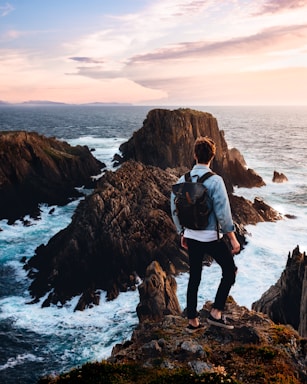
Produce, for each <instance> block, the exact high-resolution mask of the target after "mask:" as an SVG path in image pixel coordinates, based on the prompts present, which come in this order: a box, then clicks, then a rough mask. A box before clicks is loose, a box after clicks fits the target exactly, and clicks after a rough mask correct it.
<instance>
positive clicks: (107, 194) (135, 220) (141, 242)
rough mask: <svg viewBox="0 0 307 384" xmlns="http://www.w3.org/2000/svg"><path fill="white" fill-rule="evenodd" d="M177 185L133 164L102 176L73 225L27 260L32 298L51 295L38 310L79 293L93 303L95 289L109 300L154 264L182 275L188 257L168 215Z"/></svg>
mask: <svg viewBox="0 0 307 384" xmlns="http://www.w3.org/2000/svg"><path fill="white" fill-rule="evenodd" d="M176 180H177V177H176V176H174V175H172V174H170V173H168V172H166V171H163V170H161V169H159V168H156V167H151V166H148V167H146V166H144V165H143V164H141V163H136V162H133V161H131V162H126V163H125V164H123V166H122V167H121V168H120V169H118V170H117V171H116V172H111V171H107V172H106V173H105V175H104V176H103V177H102V178H101V180H100V182H99V188H97V189H96V190H95V192H94V193H93V194H92V195H90V196H87V197H86V198H85V200H84V201H82V202H81V203H80V204H79V206H78V207H77V210H76V212H75V215H74V217H73V219H72V223H71V224H70V225H69V226H68V227H67V228H66V229H64V230H63V231H61V232H60V233H58V234H57V235H55V236H54V237H53V238H52V239H51V240H50V241H49V243H48V244H47V246H44V245H42V246H40V247H39V248H37V250H36V254H35V255H34V256H33V258H31V259H30V260H29V262H28V264H27V266H26V268H28V269H30V275H31V277H34V281H33V283H32V284H31V287H30V292H31V294H32V295H33V296H34V297H35V298H36V299H38V298H40V297H42V296H44V295H45V294H46V293H47V292H49V291H50V290H51V292H50V294H49V297H48V298H47V300H46V301H45V303H44V304H43V305H49V304H50V303H57V302H61V303H64V302H65V301H66V300H68V299H70V298H71V297H72V296H75V295H79V294H81V293H83V297H82V300H84V298H85V293H86V297H89V298H90V297H91V295H89V291H91V292H92V296H93V297H94V296H95V290H96V289H102V290H105V291H107V297H108V298H109V299H113V298H115V297H117V295H118V293H119V292H120V291H125V290H127V289H128V288H129V287H131V279H130V275H133V273H134V272H136V273H137V275H139V276H144V275H145V271H146V268H147V266H148V265H149V264H150V263H151V262H152V261H153V260H157V261H158V262H159V263H160V264H161V266H162V267H163V269H164V270H165V271H166V272H167V273H172V272H174V271H177V272H179V271H184V270H187V260H188V259H187V255H186V253H185V252H183V250H181V249H180V248H179V242H178V238H177V234H176V231H175V230H174V225H173V222H172V219H171V215H170V206H169V196H170V189H171V184H172V183H174V182H175V181H176ZM34 271H36V272H34ZM37 271H38V272H37ZM51 288H52V289H51ZM91 302H92V301H91V300H90V301H89V302H87V304H89V303H91ZM78 308H79V309H82V308H80V306H78Z"/></svg>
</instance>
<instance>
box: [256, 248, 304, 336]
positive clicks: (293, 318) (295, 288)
mask: <svg viewBox="0 0 307 384" xmlns="http://www.w3.org/2000/svg"><path fill="white" fill-rule="evenodd" d="M252 308H253V309H254V310H256V311H260V312H263V313H265V314H267V315H268V316H269V317H270V318H271V319H272V320H273V321H274V322H275V323H281V324H290V325H292V326H293V328H294V329H296V330H298V332H299V334H300V335H301V336H302V337H307V321H306V319H307V256H306V253H301V252H300V250H299V247H297V248H295V249H294V250H293V252H292V254H290V253H289V255H288V260H287V264H286V267H285V269H284V271H283V272H282V274H281V276H280V278H279V280H278V281H277V282H276V284H275V285H273V286H271V287H270V288H269V289H268V290H267V291H266V292H265V293H264V294H263V295H262V296H261V298H260V299H259V300H257V301H256V302H254V303H253V305H252Z"/></svg>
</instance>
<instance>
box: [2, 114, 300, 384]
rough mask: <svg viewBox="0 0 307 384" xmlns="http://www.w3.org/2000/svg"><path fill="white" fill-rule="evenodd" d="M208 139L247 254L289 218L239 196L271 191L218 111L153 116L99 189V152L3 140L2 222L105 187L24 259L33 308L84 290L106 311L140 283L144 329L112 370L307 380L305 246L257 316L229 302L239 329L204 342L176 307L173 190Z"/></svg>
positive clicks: (178, 267)
mask: <svg viewBox="0 0 307 384" xmlns="http://www.w3.org/2000/svg"><path fill="white" fill-rule="evenodd" d="M197 136H210V137H212V138H213V140H214V141H215V142H216V144H217V149H218V155H217V157H216V158H215V160H214V162H213V167H212V168H213V170H214V171H215V172H216V173H219V174H220V175H221V176H222V177H223V178H224V180H225V184H226V187H227V191H228V194H229V199H230V203H231V207H232V212H233V218H234V222H235V226H236V230H237V234H238V238H239V241H240V244H241V247H242V248H243V247H245V246H246V239H245V234H246V230H245V226H246V225H248V224H257V223H259V222H263V221H276V220H281V219H282V216H281V215H280V214H279V213H278V212H276V211H275V210H274V209H272V208H271V207H269V206H268V205H267V204H266V203H265V202H264V201H262V200H261V199H259V198H256V199H255V200H254V202H251V201H248V200H246V199H244V198H243V197H238V196H235V195H234V194H233V187H234V186H239V187H250V188H251V187H260V186H262V185H264V181H263V180H262V178H261V177H260V176H259V175H257V174H256V173H255V172H254V171H253V170H251V169H248V168H247V166H246V164H245V161H244V158H243V156H242V154H240V152H239V151H238V150H237V149H231V150H230V149H228V146H227V143H226V141H225V139H224V133H223V132H222V131H219V129H218V124H217V121H216V119H215V118H214V117H213V116H212V115H211V114H208V113H204V112H199V111H194V110H191V109H179V110H175V111H169V110H163V109H155V110H152V111H150V112H149V113H148V115H147V118H146V120H145V121H144V123H143V127H142V128H140V129H139V130H138V131H136V132H135V133H134V134H133V136H132V137H131V139H130V140H128V141H127V142H126V143H124V144H122V146H121V147H120V152H121V153H120V154H117V155H116V156H115V157H114V165H115V167H117V169H115V170H114V171H110V170H108V171H106V172H105V173H104V175H103V176H102V177H101V178H100V179H99V180H98V181H97V182H96V184H95V185H93V184H91V183H92V181H93V180H92V178H91V176H93V175H95V174H98V173H100V171H101V169H102V168H104V165H103V164H102V163H100V162H99V161H97V160H96V159H95V158H94V157H93V156H92V154H91V152H90V151H89V150H88V148H86V147H79V146H78V147H70V146H69V145H68V144H67V143H62V142H59V141H58V140H56V139H48V138H44V137H42V136H40V135H38V134H35V133H26V132H14V133H1V134H0V159H1V163H0V164H1V166H0V180H1V184H0V197H2V200H1V199H0V200H1V201H2V205H3V207H2V208H3V209H2V210H1V212H2V216H3V217H2V218H4V217H5V218H8V219H9V221H10V222H11V223H13V222H14V220H16V219H17V218H20V217H21V216H22V215H25V214H28V213H30V214H35V212H37V209H38V203H40V202H45V203H48V204H65V203H66V202H67V201H68V200H69V199H70V198H72V197H75V196H76V195H77V191H76V189H75V187H76V186H80V185H90V186H92V187H94V190H93V192H92V193H91V194H90V195H88V196H86V197H85V199H84V200H83V201H81V202H80V204H79V205H78V207H77V209H76V211H75V213H74V216H73V218H72V222H71V224H70V225H69V226H68V227H67V228H65V229H63V230H62V231H60V232H59V233H57V234H56V235H55V236H53V237H52V238H51V239H50V241H49V242H48V244H47V245H40V246H39V247H38V248H37V249H36V251H35V254H34V255H33V257H31V258H30V259H28V260H24V262H25V265H24V268H25V269H26V270H27V271H28V276H29V277H30V278H31V281H32V282H31V285H30V293H31V295H32V297H33V301H32V302H37V301H39V300H40V299H41V298H42V297H44V296H46V299H45V300H44V302H43V304H42V306H43V307H44V306H49V305H51V304H56V305H64V304H65V303H66V301H68V300H70V299H71V298H72V297H74V296H76V295H80V300H79V302H78V304H77V306H76V308H75V310H83V309H84V308H87V307H91V306H92V305H98V304H99V302H100V296H99V292H100V291H101V290H102V291H105V292H106V295H107V298H108V299H109V300H112V299H115V298H116V297H117V296H118V294H119V292H124V291H127V290H129V289H137V284H136V283H137V280H138V279H139V276H140V277H141V279H142V280H143V283H142V284H141V286H139V292H140V304H139V306H138V308H136V311H137V313H138V316H139V319H140V324H139V326H138V327H137V329H136V330H135V332H134V333H133V336H132V339H131V340H130V341H126V342H123V344H122V345H117V346H115V347H114V350H113V352H112V356H111V357H110V359H109V361H108V363H110V364H113V365H114V366H115V365H117V364H120V365H122V364H130V363H131V362H132V363H133V364H137V365H138V366H141V367H143V368H144V369H145V368H146V367H149V368H159V369H165V368H166V369H167V370H168V371H172V370H174V369H175V368H176V369H177V368H182V369H188V370H190V371H191V372H193V373H195V374H196V375H202V374H204V373H214V374H216V373H217V371H216V370H218V369H221V370H222V375H220V374H219V373H218V376H219V378H220V379H221V380H222V379H223V377H224V378H225V377H226V375H227V377H228V378H230V379H231V380H232V381H229V382H238V383H247V382H248V383H260V382H265V381H263V380H264V379H265V378H266V377H271V378H272V380H275V381H272V382H284V383H288V382H289V383H290V382H291V383H303V382H304V380H306V378H307V376H306V363H307V360H306V339H304V337H305V338H306V337H307V330H306V316H307V315H306V313H307V308H306V305H307V304H306V303H307V299H306V292H307V288H306V287H307V266H306V255H305V253H304V254H301V253H300V251H299V249H298V248H297V249H296V250H294V251H293V253H292V255H290V254H289V258H288V263H287V265H286V268H285V272H284V273H283V275H282V276H281V279H280V280H279V281H278V282H277V283H276V285H275V286H273V287H271V288H270V290H268V292H266V293H264V294H263V296H262V297H261V298H260V300H259V301H258V302H256V303H254V307H253V310H252V311H248V310H247V309H246V308H243V307H239V306H238V305H237V304H236V303H235V302H234V301H233V300H231V299H230V301H229V302H228V307H227V311H228V313H229V314H232V316H233V318H234V321H235V322H236V324H237V326H236V328H235V330H234V331H233V332H229V331H227V332H226V331H220V330H219V331H218V332H217V331H216V330H215V329H214V327H212V326H211V327H209V326H206V327H205V330H204V332H203V334H202V335H201V336H197V335H195V336H191V335H187V334H186V333H185V331H184V327H185V323H186V319H185V318H184V313H181V310H180V308H179V305H178V302H177V301H176V299H177V298H176V281H175V279H174V276H176V274H178V273H180V272H184V271H187V270H188V258H187V254H186V252H185V251H184V250H183V249H182V248H181V247H180V245H179V238H178V235H177V233H176V230H175V227H174V224H173V222H172V220H171V214H170V206H169V197H170V191H171V185H172V184H173V183H175V182H176V180H177V178H178V177H179V175H181V174H182V173H183V172H184V171H186V170H187V169H189V168H190V167H191V165H192V151H193V144H194V141H195V139H196V137H197ZM275 176H276V175H275ZM283 176H284V175H283ZM276 180H277V181H276V182H281V181H285V180H286V177H285V176H284V177H282V180H281V178H280V177H279V178H277V179H276ZM32 198H33V199H32ZM15 200H17V201H20V204H16V201H15ZM14 204H15V208H16V209H15V208H14V209H13V208H12V207H14ZM4 207H5V208H4ZM21 207H23V209H21ZM10 208H11V209H10ZM153 263H154V264H153ZM148 268H151V272H150V273H149V272H148ZM158 270H159V272H158V273H157V271H158ZM156 287H160V288H161V287H163V290H162V291H160V288H159V289H158V290H157V289H155V288H156ZM151 288H153V289H151ZM157 300H158V301H157ZM289 306H290V307H289ZM209 308H210V303H206V304H205V305H204V308H203V310H202V311H201V313H200V316H201V319H202V321H203V322H204V323H206V318H207V315H208V311H209ZM289 308H290V310H289ZM256 310H257V311H261V312H264V313H266V314H267V315H264V314H261V313H260V312H256ZM268 316H269V317H270V318H271V319H272V320H274V321H276V323H282V324H285V326H280V325H276V324H275V323H273V321H271V320H269V317H268ZM287 324H290V325H291V326H292V327H293V328H295V329H296V330H295V329H293V328H291V327H290V326H289V325H287ZM297 331H298V332H299V333H298V332H297ZM246 356H248V364H245V363H244V362H245V358H246ZM257 364H258V367H261V372H260V370H259V369H260V368H259V369H258V368H257ZM218 367H221V368H218ZM96 368H97V367H96ZM257 369H258V370H257ZM223 372H224V373H225V375H224V373H223ZM238 372H239V373H238ZM278 372H280V373H278ZM257 375H258V376H257ZM278 375H279V376H278ZM257 377H258V378H257ZM278 377H279V378H280V381H276V380H277V379H278ZM45 380H47V381H43V382H46V383H47V382H48V383H55V382H60V381H57V380H61V379H60V378H54V379H50V378H48V379H45ZM50 380H51V381H50ZM52 380H54V381H52ZM65 380H66V379H65ZM257 380H259V381H257ZM63 382H64V381H63ZM65 382H69V381H65ZM72 382H73V381H72ZM74 382H77V381H74ZM80 382H82V381H80ZM127 382H128V381H127ZM148 382H149V381H148ZM186 382H188V381H186ZM195 382H196V381H195ZM216 382H223V381H216Z"/></svg>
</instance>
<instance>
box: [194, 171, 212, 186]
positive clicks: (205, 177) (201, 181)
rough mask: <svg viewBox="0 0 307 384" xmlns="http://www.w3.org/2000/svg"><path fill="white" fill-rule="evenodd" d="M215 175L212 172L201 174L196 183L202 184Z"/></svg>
mask: <svg viewBox="0 0 307 384" xmlns="http://www.w3.org/2000/svg"><path fill="white" fill-rule="evenodd" d="M213 175H215V173H214V172H207V173H205V174H203V175H202V176H201V177H199V178H198V180H197V182H198V183H203V182H204V181H205V180H207V179H209V177H211V176H213Z"/></svg>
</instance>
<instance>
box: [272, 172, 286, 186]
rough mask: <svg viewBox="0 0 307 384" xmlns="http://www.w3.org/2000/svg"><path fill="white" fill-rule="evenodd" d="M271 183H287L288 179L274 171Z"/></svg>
mask: <svg viewBox="0 0 307 384" xmlns="http://www.w3.org/2000/svg"><path fill="white" fill-rule="evenodd" d="M272 181H273V182H274V183H284V182H285V181H288V178H287V176H286V175H284V174H283V173H279V172H277V171H274V173H273V178H272Z"/></svg>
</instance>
